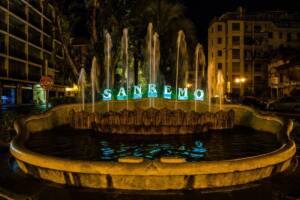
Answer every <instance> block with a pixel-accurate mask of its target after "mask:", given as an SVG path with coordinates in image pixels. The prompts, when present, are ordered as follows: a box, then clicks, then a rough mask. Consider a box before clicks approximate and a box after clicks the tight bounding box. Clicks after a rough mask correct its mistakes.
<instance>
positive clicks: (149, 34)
mask: <svg viewBox="0 0 300 200" xmlns="http://www.w3.org/2000/svg"><path fill="white" fill-rule="evenodd" d="M146 38H147V64H148V83H152V82H151V81H152V73H151V71H152V59H153V58H152V57H153V56H152V54H153V44H152V43H153V24H152V23H149V24H148V28H147V36H146ZM151 106H152V98H150V99H149V107H151Z"/></svg>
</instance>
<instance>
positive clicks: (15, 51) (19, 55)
mask: <svg viewBox="0 0 300 200" xmlns="http://www.w3.org/2000/svg"><path fill="white" fill-rule="evenodd" d="M9 55H10V56H12V57H15V58H19V59H23V60H25V59H26V56H27V55H26V53H25V52H24V51H21V50H19V49H13V48H12V49H9Z"/></svg>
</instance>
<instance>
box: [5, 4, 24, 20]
mask: <svg viewBox="0 0 300 200" xmlns="http://www.w3.org/2000/svg"><path fill="white" fill-rule="evenodd" d="M24 8H25V5H23V7H18V6H13V7H10V8H9V9H10V11H11V12H12V13H14V14H15V15H17V16H18V17H20V18H22V19H26V14H25V9H24Z"/></svg>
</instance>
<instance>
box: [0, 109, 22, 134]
mask: <svg viewBox="0 0 300 200" xmlns="http://www.w3.org/2000/svg"><path fill="white" fill-rule="evenodd" d="M18 117H20V116H19V115H18V114H17V113H15V112H9V111H8V112H5V113H3V115H2V117H1V118H0V130H12V129H13V125H14V121H15V120H16V119H17V118H18Z"/></svg>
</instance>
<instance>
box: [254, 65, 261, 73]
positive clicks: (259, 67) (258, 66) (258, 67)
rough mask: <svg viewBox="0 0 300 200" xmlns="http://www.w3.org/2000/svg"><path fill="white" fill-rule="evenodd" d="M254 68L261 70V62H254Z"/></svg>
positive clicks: (257, 70) (256, 70)
mask: <svg viewBox="0 0 300 200" xmlns="http://www.w3.org/2000/svg"><path fill="white" fill-rule="evenodd" d="M254 70H255V72H261V71H262V67H261V64H260V63H255V65H254Z"/></svg>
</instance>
